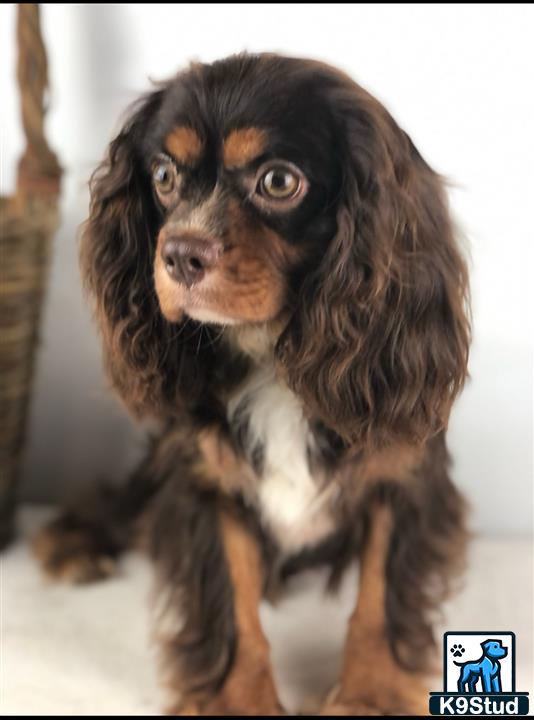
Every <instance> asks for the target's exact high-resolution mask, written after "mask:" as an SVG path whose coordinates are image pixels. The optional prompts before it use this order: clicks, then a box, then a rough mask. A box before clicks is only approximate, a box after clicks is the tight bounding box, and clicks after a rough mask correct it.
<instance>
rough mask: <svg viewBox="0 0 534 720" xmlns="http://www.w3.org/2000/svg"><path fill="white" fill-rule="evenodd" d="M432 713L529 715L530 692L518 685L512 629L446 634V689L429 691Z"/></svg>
mask: <svg viewBox="0 0 534 720" xmlns="http://www.w3.org/2000/svg"><path fill="white" fill-rule="evenodd" d="M429 709H430V714H431V715H485V716H487V715H527V714H528V693H522V692H516V689H515V635H514V633H512V632H495V631H489V632H478V631H476V632H448V633H445V635H444V636H443V692H433V693H430V702H429Z"/></svg>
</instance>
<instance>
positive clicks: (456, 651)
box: [451, 645, 465, 658]
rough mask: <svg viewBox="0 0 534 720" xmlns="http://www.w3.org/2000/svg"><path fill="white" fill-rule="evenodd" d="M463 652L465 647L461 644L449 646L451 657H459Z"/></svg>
mask: <svg viewBox="0 0 534 720" xmlns="http://www.w3.org/2000/svg"><path fill="white" fill-rule="evenodd" d="M464 652H465V648H464V646H463V645H453V646H452V647H451V653H452V656H453V657H457V658H461V657H462V655H463V654H464Z"/></svg>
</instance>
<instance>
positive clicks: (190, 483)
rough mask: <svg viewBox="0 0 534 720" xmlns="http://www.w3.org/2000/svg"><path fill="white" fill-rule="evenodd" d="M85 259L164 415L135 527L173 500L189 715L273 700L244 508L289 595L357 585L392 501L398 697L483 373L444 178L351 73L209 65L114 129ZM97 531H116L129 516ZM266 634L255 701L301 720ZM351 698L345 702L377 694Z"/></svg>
mask: <svg viewBox="0 0 534 720" xmlns="http://www.w3.org/2000/svg"><path fill="white" fill-rule="evenodd" d="M81 264H82V272H83V275H84V278H85V282H86V285H87V288H88V290H89V293H90V295H91V297H92V299H93V300H94V303H95V313H96V319H97V321H98V324H99V326H100V329H101V333H102V339H103V344H104V349H105V358H106V365H107V368H108V371H109V374H110V377H111V381H112V383H113V385H114V387H115V389H116V390H117V391H118V393H119V395H120V396H121V398H122V399H123V401H124V402H125V403H126V404H127V405H128V407H129V408H130V409H131V410H132V412H133V413H134V414H135V415H137V416H140V417H144V416H153V417H155V418H159V420H160V421H161V422H162V423H163V429H162V431H161V435H160V437H159V439H158V440H157V441H156V442H155V443H154V445H153V447H152V449H151V452H150V454H149V457H148V458H147V460H146V462H145V465H144V467H145V470H146V472H144V473H142V479H143V482H146V484H147V487H148V488H149V490H148V491H147V492H146V494H144V493H143V492H141V493H139V492H138V491H137V490H136V491H135V492H134V490H133V486H130V488H129V489H128V488H127V489H126V490H125V494H124V496H123V498H122V501H123V502H125V503H126V504H127V505H128V501H127V497H128V494H129V493H130V492H134V496H135V497H136V498H137V501H141V500H142V502H137V501H136V502H134V505H135V506H136V511H135V513H134V515H135V517H136V518H138V517H139V516H140V515H142V514H143V513H142V507H141V506H143V505H145V504H146V505H147V506H148V507H149V509H150V512H148V513H145V515H144V521H143V523H142V528H143V537H144V539H145V542H146V544H147V546H148V549H149V551H150V554H151V556H152V558H153V560H154V563H155V566H156V569H157V577H158V578H159V584H158V590H157V592H156V595H155V603H156V611H157V613H158V617H159V621H160V622H159V623H158V626H157V627H158V632H157V635H158V636H159V637H160V641H161V645H162V648H163V653H162V654H163V657H164V666H165V669H166V670H165V677H166V683H167V685H168V686H169V687H171V688H172V689H173V703H174V704H173V707H174V708H175V709H177V708H180V707H181V708H191V707H195V708H197V710H198V708H199V707H200V708H210V707H211V708H214V707H218V708H222V707H226V708H227V709H228V703H230V705H232V712H234V713H237V714H239V713H240V712H241V713H244V714H246V713H247V712H248V711H251V709H252V704H253V703H252V699H251V697H250V693H249V694H248V695H247V692H246V691H245V690H246V686H247V680H246V672H245V673H243V672H241V670H239V671H238V668H243V667H245V668H246V667H247V666H249V665H251V664H253V663H249V662H248V661H247V662H244V663H243V662H242V661H241V660H239V658H242V657H244V656H243V654H242V653H243V648H244V647H246V648H247V653H248V652H249V651H250V647H249V645H247V642H246V641H245V640H244V637H245V636H246V635H247V633H244V631H243V622H245V625H246V624H247V623H249V622H250V623H252V624H253V625H254V626H255V623H256V621H255V620H254V617H255V614H254V608H253V605H254V602H256V601H257V598H256V599H255V600H254V601H252V600H251V599H250V598H251V597H252V598H255V596H254V595H253V596H247V597H248V600H247V602H246V607H247V614H246V617H247V618H248V620H245V621H244V620H243V614H242V610H243V604H242V598H243V585H244V583H245V580H244V579H243V577H244V576H243V573H242V572H241V571H239V572H236V571H235V568H236V567H240V568H242V567H243V562H242V555H241V553H243V552H245V551H244V550H243V549H242V548H243V547H245V546H248V541H247V542H244V544H243V545H241V544H239V543H238V544H236V543H230V544H228V543H225V542H224V537H223V533H221V526H220V518H221V514H220V513H221V508H225V511H228V512H229V513H230V515H231V516H232V517H235V518H237V520H236V522H238V523H239V524H241V527H242V529H243V533H241V532H240V531H237V536H239V537H250V538H252V540H251V542H253V543H256V545H257V547H258V553H259V555H261V558H262V561H261V562H262V565H261V577H262V582H263V585H264V589H265V592H269V593H270V592H272V591H273V588H275V587H276V586H277V585H278V584H279V583H280V582H283V580H284V579H286V578H287V577H289V576H290V575H291V574H293V573H295V572H297V571H299V570H301V569H302V568H304V567H307V566H310V565H315V564H324V563H326V564H328V565H330V567H331V571H332V572H331V583H330V584H331V587H332V588H334V587H335V586H336V584H337V582H338V581H339V579H340V577H341V576H342V573H343V570H344V569H345V568H346V567H347V565H348V564H349V563H350V562H352V561H353V560H354V559H356V558H357V557H362V558H367V560H366V562H368V563H369V562H370V561H369V557H372V556H373V554H375V555H376V552H378V551H377V550H375V549H373V548H374V545H373V543H372V542H371V541H370V537H372V533H370V530H369V528H370V527H371V526H372V522H373V512H374V511H373V508H376V506H377V503H378V504H379V505H380V506H383V507H386V508H388V509H389V512H390V517H391V535H390V536H388V540H387V553H386V554H385V556H384V558H383V562H382V565H380V563H378V562H370V565H368V567H371V568H372V567H383V568H384V573H383V574H384V576H385V578H383V580H385V588H384V595H383V598H384V599H383V607H381V608H380V612H381V613H382V617H383V621H384V622H383V629H382V631H381V633H382V634H381V636H380V641H379V645H380V648H381V652H382V653H383V655H384V657H386V658H387V660H385V662H387V663H388V667H391V668H392V674H391V678H392V679H391V683H392V685H391V689H392V692H393V690H394V687H393V686H394V685H395V682H396V681H395V679H394V676H395V677H397V679H398V677H400V675H399V673H400V672H403V673H406V672H408V671H409V669H413V668H415V667H416V666H417V665H420V664H421V663H422V662H424V658H425V656H426V654H427V653H428V651H429V650H431V649H432V646H433V636H432V629H431V628H432V619H433V615H434V612H435V609H436V608H437V606H438V605H439V602H441V600H442V598H443V597H444V595H445V594H446V591H447V589H448V586H449V579H450V578H451V577H452V574H453V570H454V565H455V564H456V562H457V561H458V562H459V561H460V559H461V555H462V545H463V541H464V538H465V535H464V530H463V522H464V520H463V504H462V500H461V498H460V496H459V494H458V493H457V491H456V490H455V488H454V487H453V485H452V483H451V482H450V480H449V477H448V458H447V452H446V449H445V439H444V432H445V429H446V426H447V422H448V417H449V413H450V409H451V405H452V403H453V401H454V399H455V397H456V396H457V394H458V392H459V391H460V390H461V388H462V386H463V383H464V380H465V378H466V374H467V356H468V346H469V337H470V330H469V315H468V282H467V271H466V265H465V262H464V260H463V258H462V255H461V252H460V249H459V244H458V242H457V239H456V232H455V228H454V226H453V223H452V220H451V217H450V213H449V210H448V206H447V199H446V192H445V184H444V182H443V180H442V179H441V178H440V176H439V175H437V174H436V173H435V172H434V171H433V170H432V169H431V168H430V166H429V165H428V164H427V163H426V162H425V160H423V158H422V157H421V155H420V154H419V152H418V151H417V149H416V148H415V146H414V144H413V143H412V141H411V140H410V138H409V137H408V135H406V133H405V132H403V131H402V130H401V129H400V128H399V127H398V125H397V124H396V123H395V121H394V120H393V119H392V117H391V116H390V115H389V114H388V112H387V111H386V110H385V109H384V108H383V106H382V105H381V104H380V103H378V101H376V100H375V99H374V98H373V97H371V96H370V95H369V94H368V93H367V92H366V91H365V90H363V89H362V88H361V87H360V86H359V85H357V84H356V83H355V82H353V81H352V80H351V79H350V78H348V77H347V76H346V75H344V74H342V73H340V72H339V71H337V70H335V69H333V68H330V67H328V66H326V65H323V64H321V63H317V62H313V61H309V60H299V59H296V58H283V57H279V56H276V55H269V54H265V55H240V56H235V57H232V58H228V59H227V60H223V61H220V62H217V63H213V64H211V65H204V64H194V65H192V66H191V67H190V68H189V69H188V70H186V71H184V72H182V73H180V74H178V75H177V76H176V77H174V78H172V79H171V80H169V81H168V82H165V83H161V84H160V85H159V86H158V87H157V89H156V90H155V91H154V92H153V93H151V94H149V95H147V96H146V97H144V98H142V99H141V100H140V101H139V103H138V104H137V105H136V106H135V107H134V108H133V109H132V112H131V115H130V118H129V120H128V121H127V122H126V123H125V125H124V127H123V129H122V130H121V132H120V133H119V134H118V136H117V137H116V138H115V139H114V140H113V142H112V143H111V145H110V147H109V151H108V154H107V157H106V158H105V160H104V161H103V163H102V164H101V165H100V167H99V168H98V169H97V171H96V172H95V174H94V176H93V179H92V181H91V208H90V217H89V220H88V221H87V223H86V225H85V228H84V232H83V238H82V249H81ZM140 477H141V476H140ZM119 505H120V504H119ZM117 507H119V506H118V505H117V504H115V508H117ZM98 513H99V514H100V515H101V516H102V517H103V518H110V517H112V516H113V513H112V514H111V515H106V513H105V511H104V510H102V509H100V510H98ZM132 517H133V516H132ZM123 520H124V518H123ZM121 522H122V521H119V526H120V524H121ZM112 524H113V523H111V525H112ZM123 524H124V525H125V527H132V526H133V525H135V526H137V520H136V521H135V523H132V522H130V520H128V522H126V523H123ZM60 525H61V521H60ZM79 525H83V527H84V528H85V530H87V531H88V534H89V535H90V536H91V534H92V533H93V535H94V530H95V528H97V529H98V528H100V529H102V528H103V527H104V526H105V527H104V529H102V532H100V530H98V532H97V534H98V535H99V537H101V538H105V537H113V533H111V534H110V528H109V525H110V523H109V522H107V520H106V522H105V523H102V522H100V523H99V522H96V521H95V522H93V524H91V523H87V522H85V524H84V523H83V522H79V523H78V525H77V524H76V522H74V526H75V528H76V529H79V528H78V526H79ZM245 531H246V532H245ZM121 537H127V538H128V542H130V541H131V539H132V535H131V534H128V533H126V535H122V536H121ZM91 542H92V541H91V539H90V538H89V540H87V542H85V544H84V542H79V544H78V546H76V547H81V549H82V551H83V552H85V551H86V549H87V544H89V547H93V546H94V545H91ZM369 543H371V544H369ZM67 544H68V543H67ZM125 544H127V543H126V542H122V541H121V542H120V543H119V544H118V546H117V547H116V550H114V552H115V551H116V553H118V551H119V550H120V549H123V548H124V546H125ZM381 547H383V546H381ZM108 548H109V546H108ZM240 548H241V549H240ZM83 552H81V553H80V554H81V555H82V556H83ZM247 552H248V553H249V554H248V557H254V553H250V548H249V551H247ZM74 554H75V552H74ZM52 555H53V553H52ZM67 555H68V556H69V562H71V560H72V553H69V552H67ZM240 558H241V560H240ZM45 561H46V560H45ZM378 574H380V573H378ZM367 576H368V577H369V573H367ZM380 582H381V580H380V577H378V575H377V577H375V578H374V579H373V577H372V573H371V577H370V580H368V583H370V587H372V586H373V583H375V584H377V587H378V586H379V583H380ZM381 602H382V601H381ZM254 637H255V638H256V640H255V641H254V643H256V646H257V647H256V651H257V653H258V654H259V655H260V656H261V658H262V661H261V669H262V673H261V681H259V682H260V685H258V687H261V688H262V690H261V692H260V691H259V690H258V693H257V697H260V696H261V697H264V695H263V692H265V698H266V705H265V708H267V707H268V708H270V710H269V711H274V712H278V711H279V707H278V705H277V702H276V699H275V695H274V692H273V691H272V688H271V685H270V681H269V680H266V678H269V677H270V671H269V669H268V663H267V660H266V652H267V651H266V649H265V647H264V646H263V641H262V640H261V633H260V632H259V631H258V632H255V634H254ZM349 637H350V633H349ZM368 640H369V639H368ZM368 640H367V641H368ZM367 641H366V642H367ZM243 643H244V644H243ZM254 643H253V644H254ZM256 651H254V652H256ZM349 651H350V648H349ZM254 652H253V654H254ZM240 653H241V654H240ZM349 656H351V657H352V654H351V652H349ZM246 657H248V655H246ZM358 662H359V661H355V665H354V667H357V666H358ZM240 663H241V664H240ZM358 672H359V671H358ZM403 677H405V676H403ZM394 695H395V693H393V695H392V697H393V696H394ZM230 697H231V698H232V700H231V702H230V701H229V700H228V699H229V698H230ZM339 697H341V696H339ZM347 697H348V696H347ZM347 697H345V696H344V700H343V703H345V704H343V703H341V705H342V706H343V708H344V710H351V709H352V710H353V711H354V710H355V709H357V708H358V707H360V706H361V703H360V704H358V699H357V698H356V699H355V698H349V699H348V700H347ZM395 698H396V699H395V702H397V700H398V697H397V696H395ZM349 700H350V702H349V705H347V704H346V703H347V702H348V701H349ZM227 701H228V702H227ZM340 702H341V700H340ZM392 702H393V701H392ZM199 703H200V704H199ZM351 703H352V704H351ZM410 703H411V699H410ZM364 704H365V703H364ZM265 708H264V709H265ZM256 709H257V708H256ZM397 709H398V710H402V709H403V708H397ZM404 709H405V710H407V711H409V710H413V705H410V707H406V708H404Z"/></svg>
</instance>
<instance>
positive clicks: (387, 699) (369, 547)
mask: <svg viewBox="0 0 534 720" xmlns="http://www.w3.org/2000/svg"><path fill="white" fill-rule="evenodd" d="M369 517H370V523H369V528H368V533H367V539H366V543H365V547H364V549H363V552H362V557H361V568H360V584H359V594H358V601H357V604H356V608H355V610H354V612H353V614H352V616H351V618H350V621H349V628H348V635H347V641H346V646H345V652H344V658H343V666H342V673H341V679H340V683H339V686H338V687H337V688H335V689H334V691H333V692H332V693H331V694H330V697H329V698H328V700H327V702H326V705H325V706H324V708H323V710H322V714H323V715H360V716H367V715H405V714H410V715H411V714H413V715H420V714H426V713H427V709H428V704H427V703H428V701H427V699H426V697H427V696H426V692H425V688H424V685H423V683H422V682H421V679H420V677H418V676H417V675H415V674H414V673H410V672H408V671H406V670H404V669H403V668H401V667H400V665H399V664H398V663H397V661H396V660H395V658H394V657H393V654H392V652H391V649H390V645H389V642H388V636H387V616H386V589H387V578H386V562H387V557H388V551H389V547H390V539H391V532H392V516H391V511H390V509H389V508H388V507H386V506H385V505H382V504H378V503H377V504H376V505H374V506H373V508H372V509H371V511H370V515H369Z"/></svg>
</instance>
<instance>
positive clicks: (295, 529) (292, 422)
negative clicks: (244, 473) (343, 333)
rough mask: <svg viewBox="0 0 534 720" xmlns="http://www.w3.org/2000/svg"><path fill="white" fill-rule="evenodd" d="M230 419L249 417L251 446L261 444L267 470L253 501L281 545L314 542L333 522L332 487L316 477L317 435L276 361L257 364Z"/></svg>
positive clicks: (231, 409) (289, 549)
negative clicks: (313, 454) (313, 469)
mask: <svg viewBox="0 0 534 720" xmlns="http://www.w3.org/2000/svg"><path fill="white" fill-rule="evenodd" d="M228 419H229V421H230V422H231V423H232V422H235V421H236V420H237V421H238V422H246V425H247V429H246V438H247V440H246V443H247V450H249V451H250V453H252V451H253V449H254V448H257V447H261V448H262V453H263V455H262V459H263V462H262V473H261V477H259V478H258V486H257V490H256V493H255V497H254V498H253V501H254V502H255V503H256V504H257V507H258V510H259V513H260V516H261V518H262V521H263V523H264V525H265V526H266V528H267V529H268V530H269V531H270V533H271V534H272V535H274V537H275V538H276V540H277V542H278V544H279V545H280V547H281V549H282V550H283V551H285V552H287V553H290V552H296V551H298V550H299V549H301V548H303V547H305V546H306V545H314V544H316V543H317V542H319V541H320V540H321V539H322V538H324V537H325V536H326V535H328V534H329V533H330V532H331V531H332V530H333V528H334V524H333V519H332V517H331V514H330V501H331V497H332V492H331V490H332V488H331V486H329V485H328V484H327V485H326V487H321V482H320V481H321V478H320V477H315V478H314V477H313V476H312V474H311V472H310V467H309V461H308V456H309V451H310V449H313V443H314V440H313V435H312V433H311V432H310V429H309V426H308V422H307V420H306V418H305V417H304V415H303V412H302V407H301V405H300V402H299V400H298V398H297V397H296V396H295V395H294V394H293V393H292V392H291V390H290V389H289V388H288V387H287V385H286V384H285V383H284V382H283V381H282V380H280V379H279V378H278V377H277V376H276V374H275V370H274V366H273V365H272V363H268V364H262V365H258V367H257V369H256V370H254V371H253V372H252V373H251V374H250V376H249V377H248V378H247V380H246V382H245V383H244V384H243V385H242V386H241V387H240V388H239V389H238V391H237V392H236V393H235V395H234V396H233V397H232V398H231V400H230V402H229V404H228Z"/></svg>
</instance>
